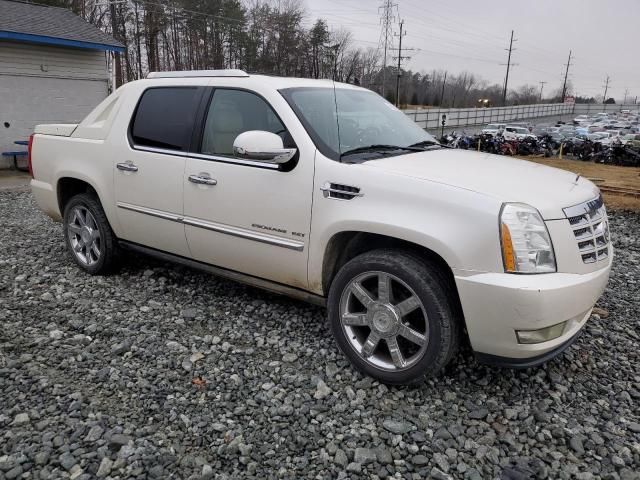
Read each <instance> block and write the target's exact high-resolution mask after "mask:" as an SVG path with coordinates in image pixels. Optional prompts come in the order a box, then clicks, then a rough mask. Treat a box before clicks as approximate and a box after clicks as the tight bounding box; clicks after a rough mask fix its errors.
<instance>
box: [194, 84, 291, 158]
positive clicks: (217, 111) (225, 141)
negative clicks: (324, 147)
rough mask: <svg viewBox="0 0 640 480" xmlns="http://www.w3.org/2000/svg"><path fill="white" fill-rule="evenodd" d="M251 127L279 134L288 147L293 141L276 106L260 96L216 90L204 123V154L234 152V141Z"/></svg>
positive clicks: (229, 153)
mask: <svg viewBox="0 0 640 480" xmlns="http://www.w3.org/2000/svg"><path fill="white" fill-rule="evenodd" d="M249 130H264V131H266V132H271V133H275V134H278V135H280V136H281V137H282V138H283V143H284V144H285V146H287V144H290V143H291V141H292V140H291V139H290V138H288V137H289V136H288V134H287V131H286V128H285V127H284V125H283V124H282V122H281V121H280V119H279V118H278V116H277V115H276V114H275V112H274V111H273V109H272V108H271V107H270V106H269V104H267V102H265V101H264V100H263V99H262V98H260V97H259V96H258V95H255V94H253V93H250V92H245V91H242V90H224V89H216V91H215V92H214V94H213V98H212V100H211V104H210V105H209V112H208V113H207V119H206V121H205V125H204V132H203V136H202V149H201V150H202V153H207V154H217V155H233V141H234V140H235V139H236V137H237V136H238V135H240V134H241V133H244V132H247V131H249Z"/></svg>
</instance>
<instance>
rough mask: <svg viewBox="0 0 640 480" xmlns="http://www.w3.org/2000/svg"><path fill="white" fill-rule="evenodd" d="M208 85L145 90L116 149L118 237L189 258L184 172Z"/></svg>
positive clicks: (115, 180)
mask: <svg viewBox="0 0 640 480" xmlns="http://www.w3.org/2000/svg"><path fill="white" fill-rule="evenodd" d="M203 90H204V88H203V87H198V86H172V87H151V88H148V89H146V90H145V91H144V92H142V95H141V96H140V100H139V101H138V104H137V106H136V108H135V110H134V112H133V115H132V116H131V122H130V123H129V124H128V125H126V126H125V127H124V128H126V132H122V133H123V134H125V135H126V136H127V138H128V141H124V142H123V141H122V140H120V141H119V145H121V148H120V149H119V150H116V151H115V152H114V153H115V154H114V159H113V163H114V165H113V166H114V171H115V175H114V190H115V197H116V205H117V209H116V210H117V215H118V222H119V224H120V229H121V232H120V237H121V238H122V239H123V240H128V241H130V242H134V243H137V244H141V245H144V246H147V247H152V248H155V249H158V250H162V251H165V252H170V253H173V254H177V255H182V256H186V257H188V256H189V250H188V247H187V242H186V237H185V234H184V225H183V223H182V215H183V201H184V196H183V181H182V179H183V174H184V167H185V158H186V152H187V150H188V148H189V143H190V140H191V134H192V131H193V119H194V117H195V114H196V111H197V108H198V105H199V101H200V98H201V95H202V93H203Z"/></svg>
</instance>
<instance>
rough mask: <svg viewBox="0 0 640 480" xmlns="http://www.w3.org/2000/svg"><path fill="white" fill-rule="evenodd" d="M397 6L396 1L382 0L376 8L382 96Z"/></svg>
mask: <svg viewBox="0 0 640 480" xmlns="http://www.w3.org/2000/svg"><path fill="white" fill-rule="evenodd" d="M397 6H398V4H397V3H393V1H392V0H383V3H382V5H381V6H380V7H379V8H378V10H379V11H381V15H382V17H381V19H380V23H382V32H381V35H380V42H381V43H382V44H383V50H384V54H383V57H382V58H383V60H382V96H383V97H384V96H385V94H386V90H387V52H388V50H389V48H391V38H392V36H393V31H392V28H393V21H394V19H395V17H394V15H393V9H394V8H396V7H397Z"/></svg>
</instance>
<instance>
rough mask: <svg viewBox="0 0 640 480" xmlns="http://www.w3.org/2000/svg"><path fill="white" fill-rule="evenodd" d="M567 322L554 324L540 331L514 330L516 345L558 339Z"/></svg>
mask: <svg viewBox="0 0 640 480" xmlns="http://www.w3.org/2000/svg"><path fill="white" fill-rule="evenodd" d="M566 325H567V322H562V323H556V324H555V325H551V326H550V327H546V328H541V329H540V330H516V337H517V338H518V343H542V342H548V341H549V340H553V339H554V338H558V337H559V336H560V335H562V332H564V327H565V326H566Z"/></svg>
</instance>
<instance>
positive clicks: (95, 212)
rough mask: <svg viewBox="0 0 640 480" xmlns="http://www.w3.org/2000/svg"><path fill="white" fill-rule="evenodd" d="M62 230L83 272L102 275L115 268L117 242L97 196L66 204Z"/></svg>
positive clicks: (70, 252)
mask: <svg viewBox="0 0 640 480" xmlns="http://www.w3.org/2000/svg"><path fill="white" fill-rule="evenodd" d="M63 230H64V237H65V240H66V244H67V250H68V251H69V254H70V255H71V258H72V259H73V261H74V262H75V263H76V264H77V265H78V266H79V267H80V268H82V269H83V270H84V271H86V272H88V273H90V274H92V275H101V274H105V273H109V272H110V271H111V270H112V269H113V268H114V267H115V265H116V262H117V259H118V256H119V248H118V240H117V238H116V236H115V234H114V233H113V230H111V226H110V225H109V221H108V220H107V216H106V215H105V213H104V210H103V209H102V205H100V201H99V200H98V199H97V198H96V196H95V195H92V194H90V193H81V194H79V195H75V196H74V197H73V198H71V199H70V200H69V201H68V202H67V204H66V205H65V208H64V224H63Z"/></svg>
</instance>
